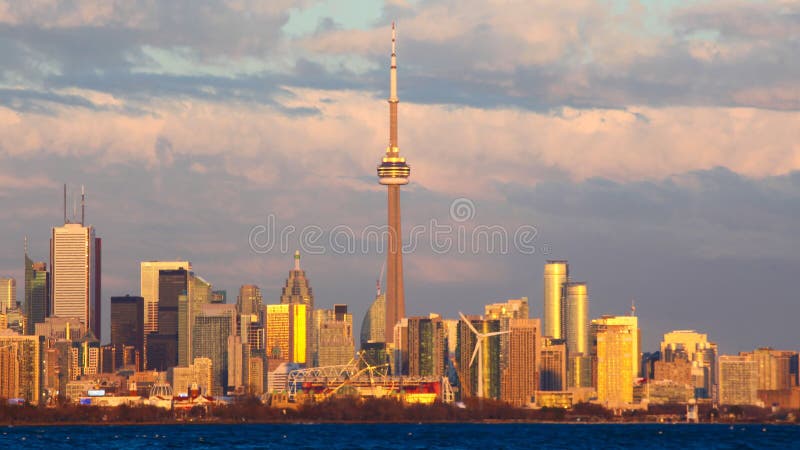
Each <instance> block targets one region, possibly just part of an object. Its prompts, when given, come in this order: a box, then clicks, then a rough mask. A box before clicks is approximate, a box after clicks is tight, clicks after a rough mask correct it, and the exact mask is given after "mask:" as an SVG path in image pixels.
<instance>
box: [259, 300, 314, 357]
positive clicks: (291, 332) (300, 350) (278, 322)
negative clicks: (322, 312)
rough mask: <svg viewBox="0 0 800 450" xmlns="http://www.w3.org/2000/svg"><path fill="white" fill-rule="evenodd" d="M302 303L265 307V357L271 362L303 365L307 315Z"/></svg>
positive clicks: (305, 307)
mask: <svg viewBox="0 0 800 450" xmlns="http://www.w3.org/2000/svg"><path fill="white" fill-rule="evenodd" d="M307 308H308V307H307V306H306V305H305V304H302V303H287V304H280V305H267V333H266V334H267V357H268V358H269V359H270V366H272V365H273V362H277V361H281V362H292V363H298V364H305V362H306V354H307V352H306V348H307V341H306V339H307V336H308V333H307V329H308V322H307V318H308V314H307Z"/></svg>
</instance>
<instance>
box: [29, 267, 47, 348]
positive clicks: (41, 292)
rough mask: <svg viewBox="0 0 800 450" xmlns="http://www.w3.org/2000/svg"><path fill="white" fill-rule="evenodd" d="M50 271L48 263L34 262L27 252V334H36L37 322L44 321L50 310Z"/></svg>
mask: <svg viewBox="0 0 800 450" xmlns="http://www.w3.org/2000/svg"><path fill="white" fill-rule="evenodd" d="M49 301H50V273H49V272H47V263H43V262H36V263H35V262H33V261H31V259H30V258H28V254H27V252H26V253H25V315H26V316H27V319H28V321H27V325H26V330H25V334H34V331H35V327H36V324H37V323H44V319H45V318H46V317H47V311H48V310H49V306H48V303H49Z"/></svg>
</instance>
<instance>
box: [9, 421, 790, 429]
mask: <svg viewBox="0 0 800 450" xmlns="http://www.w3.org/2000/svg"><path fill="white" fill-rule="evenodd" d="M446 424H453V425H468V424H469V425H514V424H521V425H719V426H739V425H751V426H767V425H770V426H795V427H796V426H798V424H797V423H789V422H699V423H690V422H657V421H613V420H597V421H541V420H500V419H497V420H495V419H488V420H458V421H457V420H441V421H422V422H420V421H391V422H390V421H377V420H376V421H348V420H316V421H308V420H291V421H259V420H246V421H237V420H209V421H199V420H195V421H174V420H173V421H164V422H158V421H147V422H27V423H0V428H33V427H91V426H100V427H113V426H124V427H130V426H144V427H150V426H175V425H184V426H208V425H446Z"/></svg>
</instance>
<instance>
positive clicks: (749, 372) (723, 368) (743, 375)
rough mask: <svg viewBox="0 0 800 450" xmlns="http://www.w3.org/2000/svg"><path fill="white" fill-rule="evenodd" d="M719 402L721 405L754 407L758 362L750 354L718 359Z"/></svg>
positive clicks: (756, 402) (756, 401)
mask: <svg viewBox="0 0 800 450" xmlns="http://www.w3.org/2000/svg"><path fill="white" fill-rule="evenodd" d="M719 402H720V403H721V404H723V405H756V404H758V403H759V399H758V362H757V361H756V360H755V359H754V358H753V355H752V354H748V353H744V354H740V355H722V356H720V357H719Z"/></svg>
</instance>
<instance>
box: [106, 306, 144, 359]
mask: <svg viewBox="0 0 800 450" xmlns="http://www.w3.org/2000/svg"><path fill="white" fill-rule="evenodd" d="M111 345H112V346H113V347H114V349H115V363H116V367H122V366H124V365H125V361H124V358H123V356H124V353H125V352H124V348H125V347H126V346H131V347H134V348H135V349H136V350H137V351H138V352H139V354H142V353H143V352H144V298H143V297H134V296H130V295H126V296H125V297H111ZM137 369H138V370H141V369H142V368H141V367H137Z"/></svg>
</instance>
